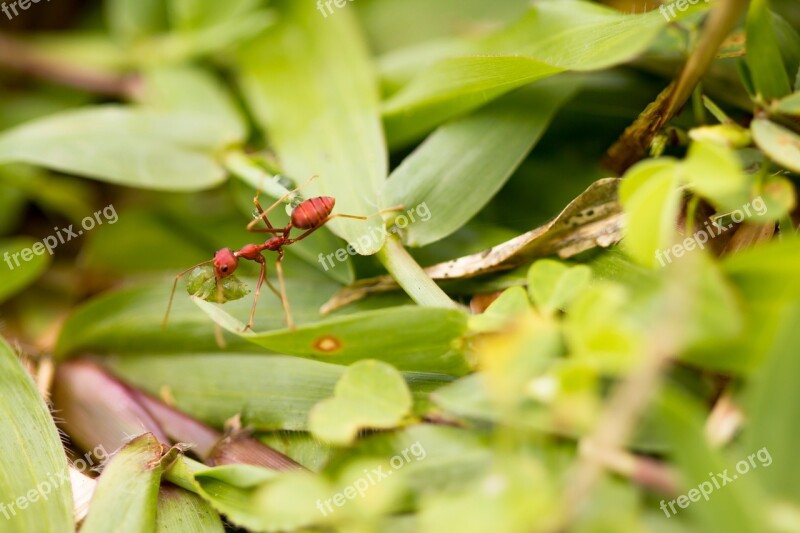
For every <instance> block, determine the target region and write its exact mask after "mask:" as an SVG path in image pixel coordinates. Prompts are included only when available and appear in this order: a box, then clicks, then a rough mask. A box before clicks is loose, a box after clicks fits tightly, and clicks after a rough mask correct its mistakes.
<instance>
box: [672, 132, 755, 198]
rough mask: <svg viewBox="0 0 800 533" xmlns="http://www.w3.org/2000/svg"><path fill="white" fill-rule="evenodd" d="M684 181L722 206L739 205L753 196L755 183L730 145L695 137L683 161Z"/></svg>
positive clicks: (680, 170)
mask: <svg viewBox="0 0 800 533" xmlns="http://www.w3.org/2000/svg"><path fill="white" fill-rule="evenodd" d="M678 173H679V175H680V178H681V181H683V182H684V183H686V184H687V185H688V186H689V187H690V188H691V189H692V190H694V191H695V192H696V193H697V194H699V195H700V196H702V197H703V198H706V199H707V200H709V201H710V202H711V203H712V204H713V205H715V206H716V207H718V208H719V209H721V210H734V209H739V208H741V207H742V205H744V204H745V202H747V200H748V199H749V197H750V189H751V183H750V180H749V179H748V177H747V176H746V175H745V174H744V172H743V171H742V168H741V166H740V163H739V159H738V158H737V157H736V154H735V153H734V152H733V151H732V150H731V149H730V148H728V147H726V146H722V145H719V144H715V143H713V142H709V141H695V142H693V143H692V146H691V147H690V148H689V154H688V156H687V158H686V160H685V161H683V162H682V163H680V165H679V167H678Z"/></svg>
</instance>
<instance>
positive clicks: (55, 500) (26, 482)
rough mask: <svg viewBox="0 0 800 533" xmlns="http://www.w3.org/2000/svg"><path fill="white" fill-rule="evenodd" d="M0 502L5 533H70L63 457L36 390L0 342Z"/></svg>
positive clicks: (70, 500)
mask: <svg viewBox="0 0 800 533" xmlns="http://www.w3.org/2000/svg"><path fill="white" fill-rule="evenodd" d="M0 390H2V391H3V395H2V398H1V399H0V419H2V420H3V430H2V431H0V503H2V504H3V507H2V510H0V512H2V513H3V515H4V517H3V526H2V529H3V530H4V531H9V532H13V533H17V532H19V533H26V532H29V531H52V532H62V531H63V532H71V531H73V530H74V528H73V523H72V491H71V489H70V481H69V479H70V477H69V471H68V469H67V457H66V455H65V454H64V449H63V448H62V445H61V439H60V438H59V434H58V431H57V430H56V426H55V423H54V422H53V419H52V418H51V416H50V411H49V410H48V408H47V405H45V403H44V401H43V400H42V397H41V396H40V395H39V391H38V390H37V389H36V385H35V384H34V383H33V381H32V380H31V378H30V376H29V375H28V373H27V372H26V371H25V369H24V368H23V367H22V365H21V364H20V363H19V361H18V360H17V356H16V354H15V353H14V351H13V350H12V349H11V347H10V346H9V345H8V344H6V342H5V341H4V340H3V339H1V338H0Z"/></svg>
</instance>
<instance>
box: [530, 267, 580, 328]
mask: <svg viewBox="0 0 800 533" xmlns="http://www.w3.org/2000/svg"><path fill="white" fill-rule="evenodd" d="M591 279H592V269H591V268H589V267H588V266H586V265H575V266H570V265H566V264H564V263H561V262H560V261H554V260H552V259H542V260H539V261H536V262H535V263H534V264H533V265H532V266H531V268H530V270H529V271H528V292H529V294H530V297H531V300H532V301H533V303H534V304H536V306H537V307H538V308H539V310H540V311H542V312H543V313H545V314H548V315H550V314H553V312H555V311H556V310H559V309H561V310H564V309H565V308H566V307H567V306H568V305H569V304H570V303H571V302H572V301H573V300H574V299H575V297H576V296H577V295H578V294H579V293H580V292H581V291H583V290H584V289H585V288H586V286H587V285H588V284H589V282H590V281H591Z"/></svg>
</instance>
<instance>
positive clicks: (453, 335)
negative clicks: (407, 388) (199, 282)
mask: <svg viewBox="0 0 800 533" xmlns="http://www.w3.org/2000/svg"><path fill="white" fill-rule="evenodd" d="M194 302H195V303H196V304H197V305H198V306H199V307H200V308H201V309H202V310H203V311H205V312H206V313H208V316H210V317H211V318H212V319H213V320H214V321H215V322H216V323H217V324H219V325H220V326H222V327H223V328H225V329H227V330H228V331H230V332H231V333H234V334H237V335H239V336H241V337H242V338H244V339H246V340H248V341H250V342H252V343H254V344H257V345H259V346H263V347H264V348H267V349H269V350H272V351H275V352H278V353H282V354H286V355H296V356H300V357H308V358H313V359H319V360H324V361H326V362H328V363H336V364H341V365H346V364H349V363H353V362H355V361H358V360H361V359H367V358H371V359H379V360H381V361H385V362H387V363H391V364H392V365H394V366H395V367H397V368H399V369H400V370H414V371H425V372H444V373H452V374H459V373H464V372H466V371H467V369H468V367H467V364H466V361H465V359H464V356H463V353H462V352H461V350H459V349H458V346H459V344H460V341H461V338H462V336H463V335H464V334H465V333H466V327H467V326H466V324H467V317H466V315H465V313H463V312H461V311H458V310H455V309H442V308H430V307H412V306H403V307H393V308H387V309H378V310H375V311H364V312H361V313H354V314H351V315H345V316H342V317H336V318H332V319H329V320H325V321H323V322H318V323H316V324H309V325H305V326H300V327H298V328H297V329H295V330H278V331H267V332H264V333H251V332H244V325H243V324H241V323H240V322H239V321H237V320H236V319H234V318H233V317H231V316H230V315H229V314H227V313H226V312H225V311H224V310H222V309H221V308H220V307H218V306H216V305H214V304H210V303H208V302H204V301H203V300H200V299H198V298H195V299H194ZM408 331H413V332H414V335H413V336H409V335H408V334H407V332H408Z"/></svg>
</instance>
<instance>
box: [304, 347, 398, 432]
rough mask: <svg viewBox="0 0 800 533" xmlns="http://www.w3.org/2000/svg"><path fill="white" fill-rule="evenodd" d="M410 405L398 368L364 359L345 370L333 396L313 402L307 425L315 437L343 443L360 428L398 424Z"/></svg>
mask: <svg viewBox="0 0 800 533" xmlns="http://www.w3.org/2000/svg"><path fill="white" fill-rule="evenodd" d="M411 406H412V400H411V393H410V392H409V390H408V386H406V382H405V381H404V380H403V376H402V375H401V374H400V372H398V371H397V370H395V368H394V367H393V366H391V365H389V364H386V363H383V362H381V361H375V360H364V361H359V362H357V363H355V364H353V365H351V366H350V367H349V368H348V369H347V370H346V371H345V373H344V374H343V375H342V377H341V379H339V382H338V383H337V384H336V388H335V390H334V396H333V398H328V399H325V400H322V401H321V402H319V403H318V404H317V405H315V406H314V408H313V409H312V410H311V412H310V413H309V417H308V425H309V429H310V430H311V432H312V433H313V434H314V435H315V436H317V437H318V438H320V439H323V440H326V441H329V442H333V443H336V444H343V445H344V444H349V443H351V442H352V441H353V440H354V439H355V437H356V435H358V432H359V430H361V429H364V428H380V429H385V428H392V427H395V426H397V425H399V424H400V423H401V421H402V420H403V419H404V418H405V417H406V416H408V414H409V413H410V412H411Z"/></svg>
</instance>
